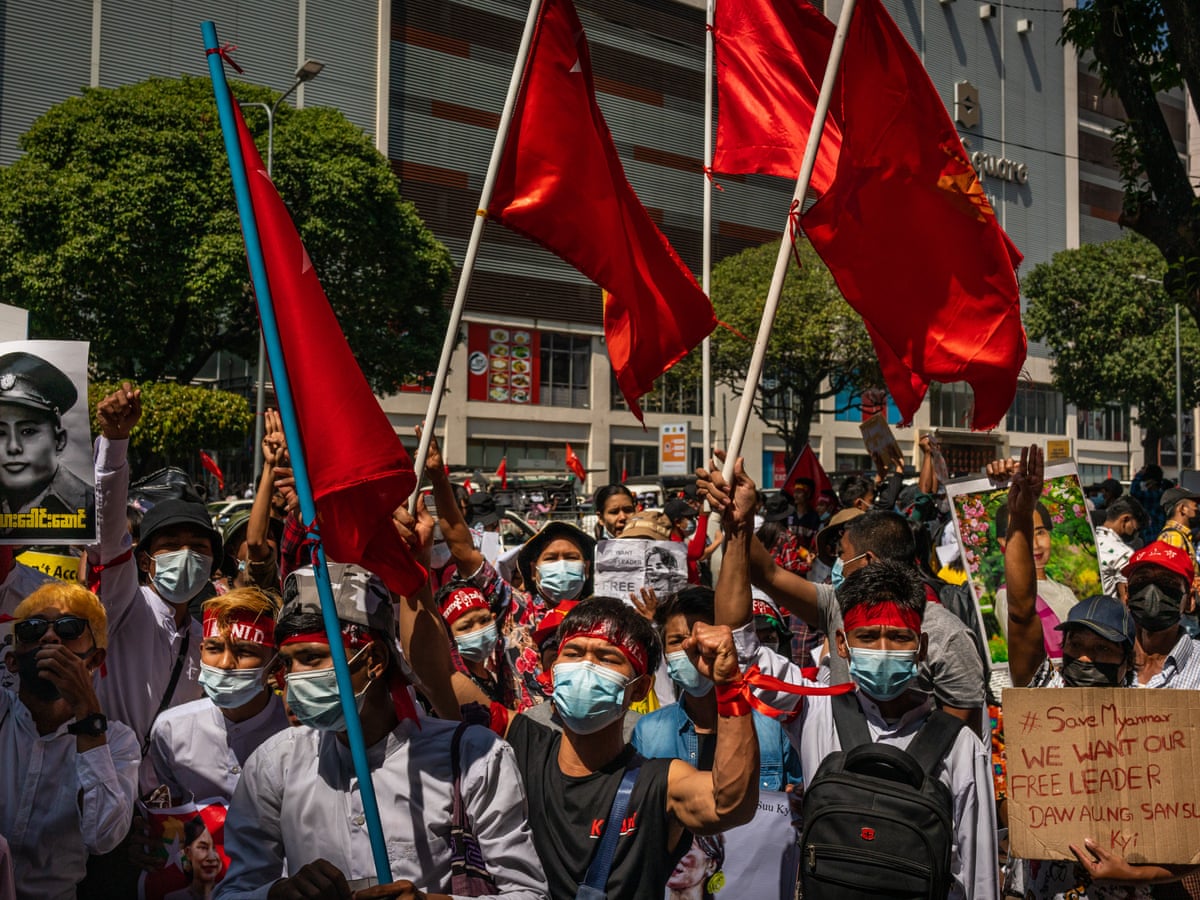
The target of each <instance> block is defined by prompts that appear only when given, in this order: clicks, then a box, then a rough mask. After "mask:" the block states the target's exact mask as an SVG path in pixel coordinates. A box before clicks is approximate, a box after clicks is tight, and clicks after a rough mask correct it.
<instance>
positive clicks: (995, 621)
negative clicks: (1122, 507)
mask: <svg viewBox="0 0 1200 900" xmlns="http://www.w3.org/2000/svg"><path fill="white" fill-rule="evenodd" d="M946 494H947V496H948V497H949V498H950V508H951V510H952V512H953V513H954V521H955V524H956V526H957V531H958V539H959V545H960V550H961V551H962V558H963V562H964V564H965V565H966V569H967V577H968V579H969V580H970V583H971V586H972V588H973V589H974V592H975V597H976V598H977V599H978V601H979V606H980V610H981V611H982V613H983V621H984V624H985V627H986V628H987V638H988V644H989V647H990V649H991V653H992V661H993V662H1006V661H1007V660H1008V645H1007V643H1006V641H1005V635H1006V634H1007V632H1008V606H1007V593H1008V592H1007V589H1006V587H1005V584H1004V545H1005V542H1006V540H1007V522H1008V485H1007V484H1004V485H997V484H995V483H994V482H992V481H991V480H990V479H989V478H988V477H987V476H986V475H980V476H977V477H971V478H959V479H955V480H953V481H950V482H948V483H947V484H946ZM1033 551H1034V565H1035V567H1036V568H1037V577H1038V611H1039V614H1041V615H1042V621H1043V629H1044V634H1045V635H1046V637H1047V639H1048V642H1049V643H1053V644H1054V645H1055V646H1053V647H1052V646H1048V647H1047V650H1048V651H1050V655H1051V656H1052V657H1056V658H1057V657H1058V656H1060V655H1061V652H1060V651H1059V652H1054V651H1055V649H1056V647H1058V646H1059V645H1061V640H1062V638H1061V633H1059V632H1057V631H1054V630H1053V626H1054V625H1055V624H1057V623H1058V622H1061V621H1063V620H1065V619H1066V617H1067V613H1068V612H1069V611H1070V608H1071V607H1072V606H1073V605H1074V604H1075V603H1076V602H1077V601H1078V600H1082V599H1085V598H1087V597H1091V596H1092V595H1093V594H1098V593H1100V566H1099V564H1098V563H1097V561H1096V539H1095V535H1094V534H1093V532H1092V523H1091V519H1090V518H1089V517H1088V511H1087V505H1086V503H1085V502H1084V499H1083V488H1082V487H1081V486H1080V484H1079V476H1078V474H1076V470H1075V463H1074V462H1073V461H1067V462H1064V463H1054V464H1053V465H1047V466H1046V470H1045V486H1044V487H1043V489H1042V499H1041V502H1040V503H1039V504H1038V511H1037V514H1036V516H1035V519H1034V547H1033ZM1047 623H1048V625H1047Z"/></svg>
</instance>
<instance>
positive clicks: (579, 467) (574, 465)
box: [567, 444, 587, 484]
mask: <svg viewBox="0 0 1200 900" xmlns="http://www.w3.org/2000/svg"><path fill="white" fill-rule="evenodd" d="M567 468H568V469H570V470H571V471H572V472H574V473H575V477H576V478H578V479H579V483H580V484H583V483H584V482H585V481H587V471H586V470H585V469H584V468H583V463H581V462H580V461H579V457H578V456H576V455H575V451H574V450H572V449H571V445H570V444H567Z"/></svg>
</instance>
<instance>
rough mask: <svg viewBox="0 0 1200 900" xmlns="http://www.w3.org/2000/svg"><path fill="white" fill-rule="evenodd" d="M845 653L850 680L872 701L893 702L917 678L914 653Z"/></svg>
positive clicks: (853, 649)
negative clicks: (848, 654)
mask: <svg viewBox="0 0 1200 900" xmlns="http://www.w3.org/2000/svg"><path fill="white" fill-rule="evenodd" d="M849 649H850V677H851V678H852V679H853V680H854V683H855V684H856V685H858V687H859V689H860V690H861V691H862V692H863V693H864V694H866V695H867V696H868V697H870V698H871V699H872V700H895V699H896V698H897V697H899V696H900V695H901V694H903V693H904V691H905V690H907V688H908V686H909V685H910V684H911V683H912V681H913V679H915V678H916V677H917V651H916V650H868V649H865V648H862V647H850V648H849Z"/></svg>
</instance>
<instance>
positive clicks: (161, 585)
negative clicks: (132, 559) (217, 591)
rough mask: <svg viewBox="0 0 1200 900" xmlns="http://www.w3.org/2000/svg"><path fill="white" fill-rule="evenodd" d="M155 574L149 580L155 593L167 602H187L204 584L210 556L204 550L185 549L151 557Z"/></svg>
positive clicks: (178, 603) (210, 568)
mask: <svg viewBox="0 0 1200 900" xmlns="http://www.w3.org/2000/svg"><path fill="white" fill-rule="evenodd" d="M153 560H154V574H153V575H151V576H150V580H151V581H152V582H154V587H155V589H156V590H157V591H158V595H159V596H160V597H162V598H163V599H164V600H166V601H167V602H168V603H174V604H175V605H177V606H178V605H181V604H184V603H187V602H188V601H189V600H191V599H192V598H193V597H195V596H196V595H197V594H198V593H200V589H201V588H203V587H204V584H205V582H206V581H208V577H209V575H210V574H212V564H213V558H212V557H211V556H209V555H207V554H205V553H197V552H196V551H195V550H191V549H188V548H186V547H185V548H184V549H183V550H173V551H171V552H170V553H160V554H158V555H157V556H155V557H153Z"/></svg>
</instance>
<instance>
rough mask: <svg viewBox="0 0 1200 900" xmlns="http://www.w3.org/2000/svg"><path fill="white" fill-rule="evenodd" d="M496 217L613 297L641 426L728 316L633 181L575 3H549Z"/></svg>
mask: <svg viewBox="0 0 1200 900" xmlns="http://www.w3.org/2000/svg"><path fill="white" fill-rule="evenodd" d="M488 214H489V215H490V216H491V217H492V218H493V219H495V220H496V221H498V222H500V223H501V224H503V225H504V226H506V227H508V228H511V229H512V230H513V231H517V232H520V233H521V234H524V235H525V236H526V237H528V238H530V239H532V240H534V241H537V242H538V243H539V244H541V245H542V246H544V247H546V248H547V249H548V250H550V251H551V252H553V253H556V254H557V255H558V256H560V257H562V258H563V259H564V260H566V261H567V262H568V263H570V264H571V265H572V266H574V267H575V268H576V269H578V270H579V271H580V272H582V273H583V274H584V275H586V276H587V277H588V278H590V279H591V280H592V281H594V282H595V283H596V284H598V285H599V286H600V287H601V288H603V289H604V290H605V291H606V292H607V294H608V296H607V297H606V298H605V301H604V336H605V343H606V344H607V347H608V355H609V359H610V360H611V362H612V367H613V371H614V372H615V373H616V377H617V384H618V385H619V386H620V388H621V392H622V393H623V394H624V395H625V399H626V401H627V402H628V403H629V408H630V409H631V410H633V413H634V415H636V416H637V417H638V419H641V418H642V413H641V409H640V407H639V406H638V403H637V400H638V398H639V397H641V396H642V395H643V394H645V393H646V392H647V391H648V390H649V389H650V387H651V385H652V384H653V383H654V380H655V379H656V378H658V377H659V376H660V375H662V373H663V372H665V371H666V370H667V369H669V368H670V367H671V366H672V365H674V364H675V363H676V362H678V361H679V360H680V359H682V358H683V357H684V355H686V354H687V352H688V351H689V350H691V349H692V348H693V347H695V346H696V345H697V344H699V343H700V342H701V341H702V340H704V338H705V337H706V336H707V335H708V334H709V332H711V331H712V330H713V328H714V327H715V326H716V324H717V320H716V316H715V315H714V313H713V309H712V304H711V303H710V302H709V301H708V298H707V297H706V296H705V295H704V292H703V291H702V290H701V289H700V286H699V285H698V284H697V283H696V279H695V277H694V276H693V275H692V273H691V272H689V271H688V269H687V267H686V266H684V264H683V262H682V261H681V260H680V259H679V257H678V256H677V255H676V253H675V250H674V249H673V248H672V247H671V245H670V243H668V241H667V239H666V237H664V236H663V234H662V232H661V231H659V230H658V226H657V225H655V224H654V222H653V220H652V219H651V218H650V215H649V213H647V212H646V210H645V208H644V207H643V206H642V204H641V201H639V200H638V198H637V195H636V194H635V193H634V191H633V188H632V187H630V186H629V182H628V181H627V180H626V178H625V170H624V169H623V168H622V166H621V160H620V158H619V157H618V156H617V150H616V147H614V146H613V141H612V136H611V135H610V134H609V131H608V126H607V125H606V124H605V122H604V116H603V115H601V113H600V107H599V106H597V105H596V96H595V90H594V88H593V85H592V65H591V59H590V57H589V54H588V45H587V40H586V38H585V37H584V34H583V26H582V25H580V23H579V18H578V16H577V15H576V14H575V9H574V7H573V6H572V5H571V2H570V0H545V2H544V4H543V6H542V9H541V12H540V13H539V15H538V21H537V26H536V29H535V31H534V35H533V42H532V46H531V49H530V52H529V61H528V63H527V64H526V68H525V75H524V78H523V80H522V83H521V92H520V95H519V97H518V99H517V105H516V109H515V111H514V113H513V121H512V125H511V128H510V131H509V134H508V140H507V142H506V143H505V147H504V154H503V156H502V158H501V160H500V166H499V169H498V171H497V176H496V185H495V190H494V192H493V194H492V198H491V202H490V203H489V204H488Z"/></svg>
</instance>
